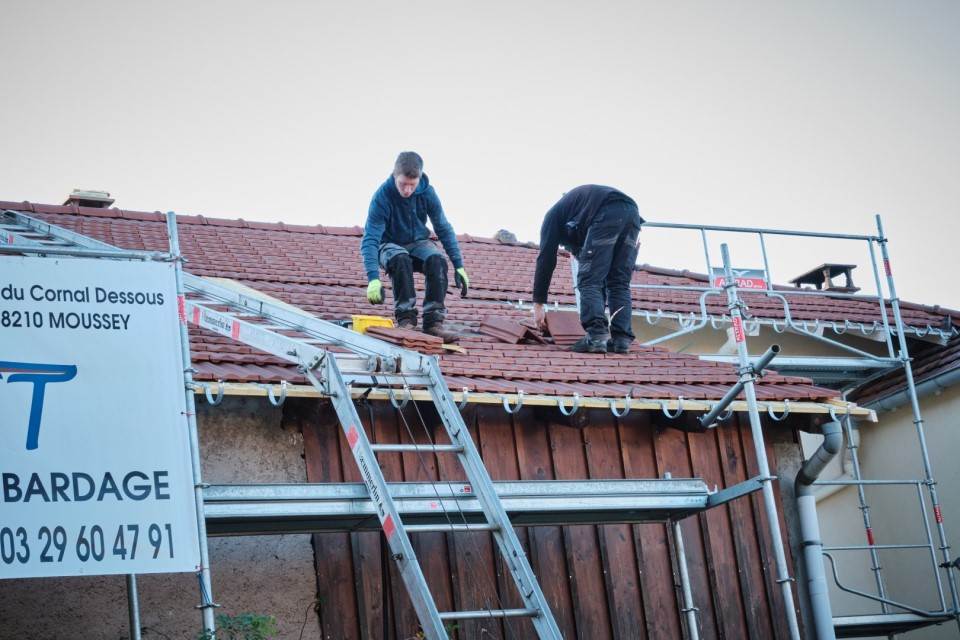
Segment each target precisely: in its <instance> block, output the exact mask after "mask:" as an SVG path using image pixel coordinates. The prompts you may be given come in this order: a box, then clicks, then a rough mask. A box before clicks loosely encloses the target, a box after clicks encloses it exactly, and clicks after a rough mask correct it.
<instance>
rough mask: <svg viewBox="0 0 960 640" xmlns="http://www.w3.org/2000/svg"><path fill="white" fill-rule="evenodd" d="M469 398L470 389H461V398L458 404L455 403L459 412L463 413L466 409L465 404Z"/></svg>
mask: <svg viewBox="0 0 960 640" xmlns="http://www.w3.org/2000/svg"><path fill="white" fill-rule="evenodd" d="M469 397H470V389H468V388H466V387H464V388H463V397H462V398H461V399H460V402H458V403H457V409H459V410H460V411H463V410H464V409H466V408H467V402H469V400H468V398H469Z"/></svg>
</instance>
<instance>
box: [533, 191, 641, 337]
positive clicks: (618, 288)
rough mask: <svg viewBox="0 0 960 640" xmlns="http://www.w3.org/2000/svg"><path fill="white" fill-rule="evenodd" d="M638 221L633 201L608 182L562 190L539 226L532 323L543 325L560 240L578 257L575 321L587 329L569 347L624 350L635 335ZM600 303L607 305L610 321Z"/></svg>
mask: <svg viewBox="0 0 960 640" xmlns="http://www.w3.org/2000/svg"><path fill="white" fill-rule="evenodd" d="M642 224H643V218H641V217H640V212H639V210H638V209H637V203H636V202H634V201H633V199H631V198H630V197H629V196H627V195H626V194H624V193H622V192H620V191H617V190H616V189H614V188H613V187H603V186H600V185H595V184H587V185H583V186H580V187H577V188H576V189H572V190H571V191H568V192H567V193H565V194H563V197H562V198H560V200H559V201H558V202H557V203H556V204H555V205H553V207H552V208H551V209H550V210H549V211H548V212H547V215H546V217H545V218H544V220H543V226H542V227H541V228H540V255H539V256H537V270H536V273H535V275H534V278H533V315H534V318H535V320H536V322H537V324H538V325H539V326H541V327H543V326H545V314H544V310H543V305H544V303H545V302H546V301H547V290H548V289H549V288H550V279H551V277H552V276H553V270H554V268H555V267H556V266H557V249H558V248H559V246H560V245H563V246H564V247H565V248H567V249H568V250H569V251H570V252H571V253H572V254H573V255H574V256H576V258H577V263H578V271H577V290H578V291H579V292H580V324H582V325H583V330H584V331H586V333H587V335H585V336H584V337H583V338H581V339H580V340H579V341H577V343H576V344H574V345H573V347H572V349H573V350H574V351H578V352H581V353H584V352H586V353H604V352H607V351H610V352H613V353H626V352H627V350H628V349H629V348H630V343H631V342H633V339H634V335H633V330H632V328H631V320H632V318H631V316H632V308H631V300H630V277H631V275H632V274H633V266H634V264H635V263H636V261H637V239H638V237H639V234H640V225H642ZM604 301H606V305H605V304H604ZM605 306H606V307H607V308H609V309H610V323H609V326H608V324H607V318H606V316H605V315H604V307H605Z"/></svg>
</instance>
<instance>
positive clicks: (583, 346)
mask: <svg viewBox="0 0 960 640" xmlns="http://www.w3.org/2000/svg"><path fill="white" fill-rule="evenodd" d="M570 350H571V351H576V352H577V353H606V352H607V341H606V339H605V338H593V337H591V336H583V337H582V338H580V339H579V340H577V341H576V342H575V343H573V346H572V347H570Z"/></svg>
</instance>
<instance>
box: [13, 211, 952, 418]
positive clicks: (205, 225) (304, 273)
mask: <svg viewBox="0 0 960 640" xmlns="http://www.w3.org/2000/svg"><path fill="white" fill-rule="evenodd" d="M0 208H3V209H11V210H16V211H23V212H26V213H28V214H31V215H34V216H36V217H38V218H41V219H43V220H45V221H47V222H50V223H53V224H56V225H59V226H63V227H65V228H68V229H71V230H74V231H77V232H80V233H83V234H85V235H88V236H91V237H94V238H97V239H99V240H101V241H104V242H108V243H111V244H115V245H117V246H120V247H124V248H128V249H139V250H151V251H165V250H166V249H167V239H166V225H165V217H164V216H163V214H161V213H160V212H138V211H129V210H123V209H113V208H111V209H100V208H88V207H80V206H77V205H76V204H71V205H40V204H33V203H14V202H2V201H0ZM177 219H178V225H179V230H180V246H181V249H182V251H183V253H184V254H185V256H186V257H187V259H188V264H187V269H188V270H189V271H190V272H191V273H193V274H195V275H199V276H217V277H224V278H232V279H235V280H237V281H239V282H241V283H243V284H245V285H247V286H250V287H253V288H255V289H258V290H260V291H263V292H264V293H266V294H268V295H271V296H273V297H275V298H278V299H280V300H283V301H284V302H287V303H289V304H293V305H296V306H298V307H300V308H302V309H304V310H306V311H308V312H310V313H313V314H315V315H317V316H318V317H321V318H324V319H328V320H342V319H345V318H349V316H351V315H353V314H373V315H377V314H381V315H382V314H389V313H390V307H389V306H374V305H371V304H369V303H368V302H367V301H366V296H365V288H366V284H367V283H366V276H365V274H364V270H363V265H362V262H361V260H360V257H359V241H360V236H361V234H362V230H361V229H360V228H359V227H347V228H344V227H324V226H321V225H316V226H307V225H288V224H283V223H262V222H247V221H244V220H226V219H216V218H207V217H204V216H200V215H197V216H178V218H177ZM458 237H459V239H460V243H461V249H462V251H463V254H464V261H465V263H466V265H467V267H468V269H469V271H470V275H471V290H470V297H469V298H467V299H460V297H459V294H458V293H451V295H449V296H448V298H447V303H448V309H449V319H450V320H451V321H455V322H459V323H462V324H463V325H465V326H466V327H468V328H470V329H474V330H476V329H478V328H479V325H480V322H481V320H482V319H483V318H484V317H485V316H489V315H498V316H501V317H506V318H515V319H519V318H523V317H526V315H527V313H526V312H524V311H522V310H519V309H517V308H515V307H513V306H510V305H507V304H505V303H506V302H510V301H514V302H515V301H517V300H530V298H531V284H532V281H533V271H534V268H535V259H536V255H537V251H536V247H534V246H532V245H522V244H502V243H500V242H498V241H496V240H492V239H486V238H476V237H471V236H469V235H462V236H458ZM565 269H566V271H564V270H565ZM564 273H569V262H568V258H567V257H565V256H561V257H560V259H559V263H558V274H559V275H560V277H554V281H553V283H552V285H551V288H550V299H551V301H554V300H555V301H557V302H560V303H573V301H574V294H573V289H572V286H571V283H570V279H569V278H565V277H563V275H562V274H564ZM634 281H635V282H638V283H648V284H664V283H669V284H684V283H690V284H697V285H702V284H703V283H704V282H705V281H706V276H701V275H699V274H692V273H689V272H675V271H669V270H664V269H657V268H655V267H649V266H644V267H641V268H640V269H639V270H638V271H637V272H636V273H635V277H634ZM388 287H389V285H388ZM418 287H421V288H422V282H419V281H418ZM635 293H636V294H639V295H635V297H636V298H639V299H640V300H639V304H637V305H635V306H639V307H640V308H641V309H642V308H649V309H664V310H673V309H680V310H685V309H690V308H698V305H697V298H698V296H699V292H684V291H673V290H671V291H665V290H659V291H651V290H640V291H637V292H635ZM754 297H756V298H758V299H757V300H756V301H752V302H750V304H751V310H752V311H753V313H754V314H757V313H758V312H759V311H758V310H759V309H763V308H764V306H763V305H764V304H766V305H767V307H769V306H770V302H769V300H768V299H767V298H765V297H762V296H754ZM748 302H749V301H748ZM799 302H800V303H802V305H800V304H798V308H796V309H793V314H794V317H796V318H798V319H804V318H808V319H813V318H818V317H824V316H826V317H831V316H836V317H842V318H850V319H855V318H858V317H866V316H867V314H866V311H865V309H863V306H864V305H865V304H866V303H862V302H858V301H851V300H839V299H834V298H826V297H825V296H824V297H822V298H821V297H809V296H807V297H804V298H803V299H802V300H800V301H799ZM870 305H873V306H875V303H870ZM801 306H802V308H800V307H801ZM714 308H715V309H716V310H717V311H718V312H719V313H722V311H723V310H724V307H723V305H720V304H719V301H718V304H717V305H716V306H715V307H714ZM770 313H771V316H773V317H775V314H776V310H775V309H771V311H770ZM781 313H782V310H781ZM904 315H905V316H908V312H907V311H906V310H905V312H904ZM909 318H910V319H911V320H910V321H913V322H918V323H924V322H930V323H937V324H940V323H942V322H944V318H945V316H944V315H938V314H937V312H936V311H934V310H931V309H929V308H923V307H919V306H918V305H911V306H910V307H909ZM461 346H462V347H464V348H465V349H466V351H467V353H465V354H460V353H450V354H446V355H443V356H442V357H441V367H442V370H443V372H444V375H445V376H446V378H447V381H448V384H449V386H450V387H451V388H452V389H454V390H460V389H461V388H463V387H466V388H467V389H469V390H471V391H481V392H503V393H515V392H517V391H519V390H522V391H524V392H525V393H528V394H538V393H540V394H551V395H553V394H556V395H570V394H573V393H578V394H580V395H581V396H585V397H598V396H600V397H621V398H622V397H623V396H624V395H626V394H628V393H631V394H632V395H633V397H647V398H676V397H679V396H683V397H685V398H690V399H717V398H720V397H721V396H722V395H723V393H724V392H725V391H726V390H727V388H729V386H730V385H732V384H733V383H734V382H735V381H736V378H737V377H736V374H735V373H734V371H733V369H732V368H731V367H730V366H729V365H726V364H722V363H715V362H708V361H704V360H700V359H699V358H697V357H696V356H693V355H689V354H682V353H673V352H670V351H667V350H665V349H662V348H659V347H641V346H639V345H634V346H633V347H632V349H631V351H630V353H629V354H627V355H625V356H624V355H612V354H608V355H604V354H600V355H593V354H573V353H572V352H569V351H567V350H565V349H563V348H561V347H558V346H555V345H528V344H519V345H514V344H506V343H504V342H501V341H498V340H497V339H495V338H493V337H489V336H483V335H477V336H474V337H468V338H466V339H464V340H463V341H462V342H461ZM191 347H192V354H193V358H194V365H195V366H196V368H197V369H198V374H197V378H198V379H201V380H217V379H223V380H225V381H234V382H278V381H279V380H281V379H285V380H287V381H288V382H293V383H297V382H302V381H303V379H302V378H301V377H300V376H299V374H297V373H296V371H295V369H294V368H293V367H290V366H288V365H287V364H286V363H284V362H283V361H281V360H279V359H276V358H274V357H272V356H270V355H268V354H264V353H260V352H255V351H253V350H251V349H250V348H249V347H246V346H245V345H242V344H239V343H236V342H233V341H231V340H230V339H229V338H224V337H220V336H216V335H214V334H211V333H208V332H205V331H202V330H192V337H191ZM836 396H837V393H836V392H835V391H832V390H829V389H824V388H820V387H816V386H813V385H812V384H811V383H810V382H809V380H807V379H805V378H797V377H787V376H781V375H778V374H774V373H772V372H771V373H768V374H767V375H766V376H765V377H764V379H763V381H762V383H761V384H760V385H759V388H758V397H759V398H760V399H768V400H774V399H792V400H824V399H828V398H833V397H836Z"/></svg>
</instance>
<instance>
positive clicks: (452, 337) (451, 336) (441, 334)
mask: <svg viewBox="0 0 960 640" xmlns="http://www.w3.org/2000/svg"><path fill="white" fill-rule="evenodd" d="M423 332H424V333H426V334H427V335H431V336H436V337H438V338H440V339H441V340H443V341H444V342H446V343H448V344H450V343H454V342H457V341H458V340H459V339H460V334H458V333H457V332H455V331H451V330H450V329H447V328H446V327H445V326H443V323H442V322H434V323H433V324H431V325H428V326H424V327H423Z"/></svg>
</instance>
